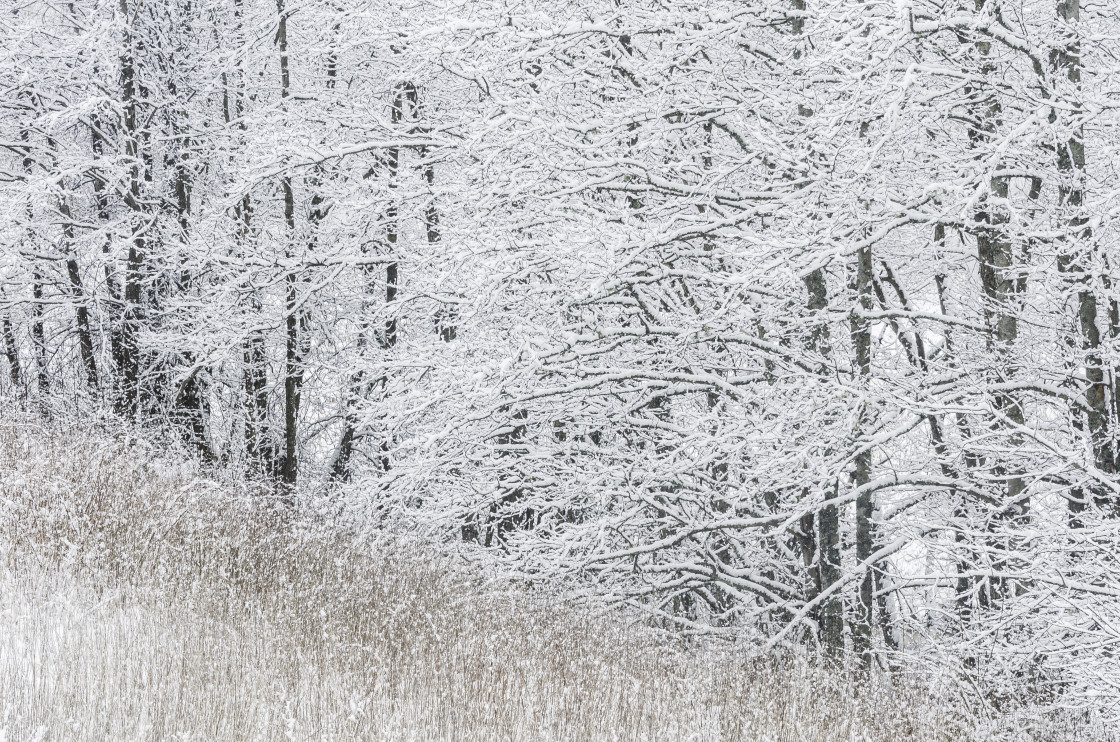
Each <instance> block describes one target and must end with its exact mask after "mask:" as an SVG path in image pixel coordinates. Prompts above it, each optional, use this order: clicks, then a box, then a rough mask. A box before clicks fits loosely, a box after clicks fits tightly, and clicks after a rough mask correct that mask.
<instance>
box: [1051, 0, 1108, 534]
mask: <svg viewBox="0 0 1120 742" xmlns="http://www.w3.org/2000/svg"><path fill="white" fill-rule="evenodd" d="M1057 11H1058V18H1059V19H1060V20H1061V21H1062V23H1063V25H1064V26H1065V32H1066V33H1067V38H1066V40H1065V43H1064V44H1062V45H1061V46H1059V47H1058V48H1056V49H1054V50H1053V51H1052V52H1051V55H1050V62H1051V65H1052V67H1053V70H1054V73H1055V79H1056V80H1060V79H1061V78H1063V77H1064V78H1065V79H1066V81H1068V82H1069V83H1070V90H1071V92H1074V93H1075V94H1076V93H1080V89H1081V43H1080V41H1079V39H1078V37H1077V33H1076V30H1075V28H1074V26H1075V25H1076V24H1077V23H1078V21H1080V19H1081V5H1080V0H1058V3H1057ZM1072 115H1073V118H1074V122H1073V123H1074V125H1073V127H1072V133H1071V135H1070V138H1069V139H1068V140H1067V141H1065V142H1062V143H1061V145H1060V146H1059V147H1058V158H1057V159H1058V173H1059V176H1060V181H1059V184H1058V207H1059V208H1060V209H1062V211H1063V212H1064V213H1063V216H1064V218H1065V222H1066V230H1067V231H1066V234H1065V235H1064V237H1063V239H1062V240H1061V243H1060V247H1061V249H1060V252H1059V256H1058V261H1059V268H1060V269H1061V270H1062V271H1063V272H1065V273H1068V274H1069V277H1070V280H1071V281H1072V282H1073V283H1074V284H1075V285H1076V286H1077V303H1076V314H1077V316H1076V324H1077V330H1078V332H1079V334H1080V343H1071V345H1074V346H1075V347H1074V349H1075V350H1080V353H1079V355H1080V356H1081V358H1082V359H1083V363H1084V368H1085V384H1084V395H1085V402H1086V405H1087V407H1088V411H1087V413H1086V415H1085V417H1086V423H1087V425H1086V427H1087V432H1088V435H1089V440H1090V445H1091V448H1092V451H1093V465H1094V466H1095V467H1096V468H1097V470H1098V471H1100V472H1101V473H1102V474H1104V475H1106V476H1107V475H1111V474H1114V473H1115V471H1116V452H1115V451H1114V450H1113V441H1112V431H1111V425H1110V423H1111V416H1110V410H1109V407H1110V405H1109V400H1108V384H1107V383H1106V379H1105V371H1104V364H1103V361H1102V358H1101V333H1100V329H1099V327H1098V326H1097V315H1098V309H1097V296H1096V292H1095V291H1094V290H1093V287H1092V285H1091V281H1090V276H1089V275H1088V274H1086V272H1085V265H1084V263H1083V262H1082V257H1081V256H1082V254H1083V251H1084V250H1085V248H1086V247H1088V245H1087V243H1088V242H1089V241H1090V240H1091V239H1092V236H1093V234H1092V229H1091V228H1090V227H1089V219H1088V216H1087V215H1086V213H1085V131H1084V126H1083V125H1082V124H1081V122H1080V120H1079V118H1080V116H1081V115H1082V109H1081V106H1080V102H1079V101H1074V110H1073V114H1072ZM1051 121H1052V122H1054V121H1057V113H1056V111H1052V112H1051ZM1090 262H1092V261H1090ZM1076 345H1080V348H1076ZM1089 489H1090V492H1091V497H1092V500H1093V502H1094V504H1096V505H1097V506H1098V507H1102V508H1103V507H1107V506H1108V505H1109V503H1110V500H1111V499H1112V498H1111V497H1110V496H1109V494H1108V492H1107V489H1106V488H1104V487H1102V486H1100V485H1095V484H1090V486H1089ZM1086 500H1087V498H1086V493H1084V492H1082V491H1075V492H1074V493H1073V496H1072V497H1071V499H1070V501H1069V508H1070V520H1071V524H1073V525H1075V526H1079V525H1080V524H1081V521H1080V517H1079V514H1080V513H1081V512H1082V511H1083V510H1084V508H1085V505H1086V504H1087V503H1086ZM1114 507H1118V508H1120V502H1117V503H1114ZM1117 512H1118V513H1120V510H1118V511H1117Z"/></svg>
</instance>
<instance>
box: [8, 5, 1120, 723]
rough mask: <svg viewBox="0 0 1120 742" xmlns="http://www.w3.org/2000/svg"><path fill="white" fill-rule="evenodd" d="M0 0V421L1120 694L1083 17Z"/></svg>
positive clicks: (1052, 690)
mask: <svg viewBox="0 0 1120 742" xmlns="http://www.w3.org/2000/svg"><path fill="white" fill-rule="evenodd" d="M0 2H2V3H3V13H2V15H0V334H2V336H3V339H2V345H3V352H2V356H3V357H2V360H0V374H2V376H0V417H2V418H7V419H9V420H15V419H19V420H21V421H24V422H22V423H20V425H25V424H32V423H27V422H26V421H28V420H30V421H35V422H34V423H33V426H35V425H37V426H40V427H41V428H42V430H44V431H49V430H56V431H57V430H60V429H67V428H70V429H82V426H91V425H100V426H111V427H114V429H118V430H124V429H127V430H133V431H139V432H138V433H136V434H137V435H142V436H154V437H155V438H154V439H158V440H161V441H163V444H162V445H163V446H164V447H165V449H164V453H166V451H177V452H178V453H177V454H176V456H179V457H180V458H182V459H183V460H191V461H194V462H195V465H197V466H198V467H199V471H202V472H206V471H215V472H217V471H220V472H222V474H221V475H220V476H221V477H225V478H227V479H230V480H231V481H233V480H236V481H238V482H241V483H243V484H244V486H246V487H248V486H250V484H251V486H252V488H253V492H255V493H256V494H254V495H253V496H254V497H256V498H258V499H260V500H261V501H265V502H267V503H269V507H270V508H273V509H274V510H275V511H276V512H280V513H284V512H286V513H289V516H286V517H292V518H294V517H297V516H296V514H300V513H303V514H307V513H311V514H312V515H313V516H314V517H318V518H328V519H329V518H332V517H336V516H335V515H332V514H337V513H340V512H343V511H345V513H346V516H345V518H346V522H347V523H348V524H350V525H348V526H347V527H348V528H349V527H359V526H354V525H353V524H355V523H357V524H360V528H363V529H371V530H373V531H377V532H381V533H395V534H422V535H423V537H424V538H425V539H427V541H426V543H430V544H437V545H439V544H442V545H443V547H442V548H445V549H446V550H449V551H454V552H455V553H466V554H470V555H472V556H471V559H477V560H479V563H485V564H487V565H490V566H489V567H487V569H492V570H498V571H501V572H502V573H503V574H511V575H516V576H517V579H518V580H521V581H523V582H524V583H526V584H529V585H531V586H532V589H534V590H545V591H547V592H550V593H551V594H554V595H563V596H566V598H565V600H570V601H571V602H573V603H575V604H579V605H594V606H606V607H610V608H611V609H613V610H617V611H620V612H622V614H624V615H626V616H630V617H632V618H633V620H635V621H637V622H638V623H639V624H641V625H642V626H644V627H645V629H643V630H646V629H648V630H649V631H652V632H655V633H656V634H657V635H658V636H663V637H666V638H665V641H667V642H683V645H681V646H685V647H709V648H710V647H714V646H726V645H733V646H736V647H749V648H750V650H751V651H752V652H759V653H762V655H763V656H778V655H781V654H782V653H790V652H792V653H795V654H797V655H798V656H802V655H804V656H808V657H811V658H815V659H814V662H816V663H818V664H819V666H820V667H822V668H831V669H830V672H833V673H835V675H836V676H837V677H843V678H844V682H845V683H850V684H854V686H855V687H857V688H858V687H861V686H867V687H870V686H871V685H875V686H876V687H879V685H878V684H882V683H887V684H889V683H891V682H894V681H892V680H891V678H895V679H897V678H899V677H902V676H906V677H910V676H919V677H924V678H952V679H954V682H957V683H959V684H960V685H959V687H961V688H967V689H968V690H967V693H968V695H967V696H966V698H967V699H968V700H967V704H971V705H974V706H975V707H977V708H979V707H980V706H983V707H984V708H987V709H989V710H991V711H992V713H1001V714H1002V713H1012V711H1014V710H1015V709H1022V708H1027V707H1030V708H1033V709H1039V710H1040V711H1039V713H1042V714H1060V715H1064V716H1063V718H1065V719H1075V720H1080V721H1078V723H1081V722H1084V723H1087V724H1088V723H1094V724H1096V723H1101V724H1106V725H1107V724H1113V723H1116V724H1120V706H1117V703H1116V698H1117V696H1118V694H1120V658H1118V656H1117V655H1118V653H1120V248H1118V247H1117V245H1118V243H1116V242H1113V240H1118V239H1120V223H1118V219H1120V174H1118V173H1117V168H1118V167H1120V115H1118V111H1120V12H1118V10H1117V8H1116V6H1114V5H1113V4H1112V3H1111V2H1110V1H1109V0H1093V1H1092V2H1091V1H1090V0H554V1H553V2H547V3H534V2H526V1H524V0H275V1H273V0H267V1H262V0H147V2H144V0H116V2H105V1H103V0H70V1H68V2H51V1H50V0H0ZM1113 263H1116V265H1113ZM1114 282H1115V285H1114ZM60 426H61V428H60ZM59 450H62V449H59ZM66 450H71V449H66ZM72 450H74V451H77V450H78V449H76V448H75V449H72ZM75 455H77V454H75ZM152 455H153V456H157V455H162V454H156V453H153V454H152ZM0 458H3V457H0ZM18 459H19V457H18V456H16V457H14V458H11V459H10V461H12V462H15V461H18ZM4 460H9V459H4ZM76 463H80V462H71V463H67V464H65V466H66V467H69V466H73V465H75V464H76ZM11 466H16V464H15V463H12V464H11ZM44 466H46V467H47V468H50V467H51V466H54V464H44ZM60 466H62V465H60ZM11 471H14V469H3V470H0V479H3V478H5V477H9V478H10V476H14V475H11V474H10V472H11ZM5 472H8V474H5ZM13 481H14V480H13ZM21 481H22V480H21ZM13 486H14V485H13ZM238 486H241V485H238ZM17 489H18V487H17ZM172 489H173V488H172ZM13 491H14V490H13ZM154 496H158V495H153V497H154ZM5 497H6V498H11V497H15V495H11V494H9V495H7V496H5ZM12 502H13V501H12V500H11V499H3V500H0V510H3V509H4V508H12V510H11V512H16V510H18V508H17V507H16V506H15V505H12V504H11V503H12ZM20 512H24V511H22V510H21V511H20ZM30 513H33V509H29V510H27V511H26V513H25V515H26V516H27V517H32V516H31V515H27V514H30ZM5 517H7V516H5ZM13 517H14V516H13ZM20 517H24V516H20ZM301 517H302V516H301ZM0 520H4V518H0ZM4 522H5V523H8V520H4ZM18 522H20V521H19V518H16V519H15V520H13V521H11V523H18ZM60 522H61V521H60ZM52 527H53V526H52ZM6 528H7V526H6ZM11 528H15V526H12V527H11ZM11 528H9V529H8V530H7V531H4V530H3V529H0V531H3V532H6V533H15V532H16V531H18V530H19V528H16V531H13V530H11ZM21 528H22V527H21ZM0 541H2V539H0ZM7 548H8V547H4V549H7ZM12 548H14V547H12ZM184 548H186V547H184ZM4 549H0V551H2V550H4ZM5 553H8V552H7V551H5ZM11 553H12V554H14V553H16V552H15V551H12V552H11ZM674 646H677V645H676V644H674ZM682 651H684V650H682ZM697 651H700V650H699V649H698V650H697ZM704 651H709V650H708V649H705V650H704ZM711 651H714V650H711ZM0 654H2V652H0ZM0 665H2V663H0ZM0 669H2V668H0ZM0 676H2V673H0ZM0 731H2V730H0ZM51 738H52V739H53V738H54V737H51ZM497 738H498V737H494V739H497ZM525 738H526V739H527V737H525ZM557 738H563V735H562V734H561V735H559V737H557ZM651 738H653V737H651ZM666 738H667V737H666ZM678 738H681V739H683V737H678ZM705 738H707V737H705ZM724 738H727V739H730V738H731V737H724ZM791 738H792V737H791ZM824 738H825V737H821V739H824ZM836 738H837V739H839V738H840V737H836ZM898 738H899V739H901V738H902V737H898ZM948 738H950V737H946V739H948ZM986 738H987V739H995V737H994V736H989V737H986ZM1089 738H1091V737H1089V736H1081V737H1080V739H1089ZM1094 738H1095V737H1094ZM1016 739H1019V738H1018V737H1016ZM1050 739H1056V737H1053V738H1050Z"/></svg>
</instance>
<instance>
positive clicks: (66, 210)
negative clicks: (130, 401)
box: [58, 198, 98, 394]
mask: <svg viewBox="0 0 1120 742" xmlns="http://www.w3.org/2000/svg"><path fill="white" fill-rule="evenodd" d="M58 211H59V214H61V215H62V236H63V238H64V240H65V248H64V250H63V252H64V253H65V254H66V256H67V257H66V275H67V276H68V277H69V279H70V293H71V294H72V295H73V297H74V314H75V319H76V321H77V325H78V350H79V352H80V354H81V357H82V366H83V368H85V373H86V383H87V384H88V385H89V389H90V392H91V393H93V394H96V393H97V391H98V376H97V357H96V354H95V352H94V345H93V333H92V332H91V330H90V326H89V308H88V307H87V306H86V299H85V291H84V289H83V287H82V275H81V272H80V271H79V268H78V259H77V257H76V256H75V255H74V253H73V245H74V224H73V222H72V221H71V219H72V217H71V215H70V205H69V204H68V203H67V202H66V199H65V198H59V200H58Z"/></svg>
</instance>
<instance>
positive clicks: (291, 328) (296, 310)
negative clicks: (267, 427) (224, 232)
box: [276, 0, 308, 495]
mask: <svg viewBox="0 0 1120 742" xmlns="http://www.w3.org/2000/svg"><path fill="white" fill-rule="evenodd" d="M276 7H277V11H278V13H279V16H280V19H279V25H278V27H277V31H276V45H277V48H278V49H279V52H280V97H281V100H282V101H284V102H285V105H284V106H283V108H284V110H285V111H286V110H287V105H286V102H287V100H288V99H289V96H290V95H291V77H290V74H289V70H288V12H287V10H286V8H285V5H284V0H277V3H276ZM280 189H281V191H282V192H283V194H284V223H285V225H286V226H287V228H288V240H287V243H288V245H287V250H286V255H285V257H287V258H288V259H289V260H292V259H294V258H295V257H296V255H295V233H296V217H295V192H294V190H293V188H292V177H291V175H290V174H289V173H285V174H284V175H283V176H282V177H281V179H280ZM302 283H304V280H303V278H302V276H301V275H300V271H298V270H296V269H295V268H291V269H290V270H289V271H288V273H287V275H285V276H284V289H285V297H284V315H285V316H284V326H285V333H284V336H285V346H284V347H285V352H284V457H283V460H282V464H281V469H280V479H281V482H282V483H283V485H284V487H285V489H286V490H287V493H288V494H289V495H290V494H291V493H292V490H293V489H294V488H295V484H296V480H297V479H298V477H299V409H300V398H301V394H302V392H303V379H304V367H303V359H304V356H305V355H306V353H307V350H308V349H307V348H306V347H305V344H306V338H305V337H304V335H305V329H306V325H307V317H306V310H304V309H301V308H300V300H301V298H302V297H300V292H299V287H300V284H302Z"/></svg>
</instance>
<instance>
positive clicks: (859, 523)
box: [851, 244, 876, 672]
mask: <svg viewBox="0 0 1120 742" xmlns="http://www.w3.org/2000/svg"><path fill="white" fill-rule="evenodd" d="M872 271H873V266H872V256H871V246H870V244H867V245H863V246H861V247H860V248H859V250H858V252H857V253H856V301H857V307H856V311H855V312H853V314H852V320H851V332H852V346H853V348H854V350H855V361H856V363H855V367H856V374H857V383H858V384H859V386H860V388H861V389H862V390H863V392H864V394H866V393H867V391H868V384H869V382H870V377H871V321H870V320H868V319H867V317H866V316H865V313H868V312H870V311H871V310H872V308H873V296H872V293H873V286H872ZM871 412H872V410H871V405H870V403H869V402H867V401H864V402H863V403H862V404H861V405H860V411H859V422H858V431H857V432H858V435H857V437H856V445H857V446H860V448H861V450H860V451H859V453H857V454H856V456H855V461H854V463H855V471H854V473H853V476H852V484H853V485H854V486H855V487H856V488H857V489H858V488H860V487H865V486H866V485H867V484H868V483H869V482H870V481H871V466H872V460H871V450H870V449H867V448H866V446H862V445H861V444H860V441H859V437H861V436H862V435H863V434H864V433H865V432H866V429H867V427H868V423H869V422H870V419H869V418H870V415H871ZM873 517H874V500H873V497H872V493H871V492H869V491H863V492H860V493H859V494H858V495H857V497H856V562H857V564H858V565H860V567H861V568H863V569H864V572H863V576H862V577H861V578H860V582H859V603H858V605H859V609H858V615H857V616H856V618H855V620H853V621H852V646H853V649H854V651H855V655H856V659H857V662H858V663H859V667H860V668H861V670H863V671H865V672H866V671H868V670H870V668H871V634H872V629H873V627H874V618H873V610H872V608H873V605H874V599H873V596H874V592H875V583H876V579H875V569H876V566H875V565H871V564H868V563H867V562H868V560H870V558H871V555H872V554H873V553H874V552H875V533H874V530H875V526H874V521H873Z"/></svg>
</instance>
